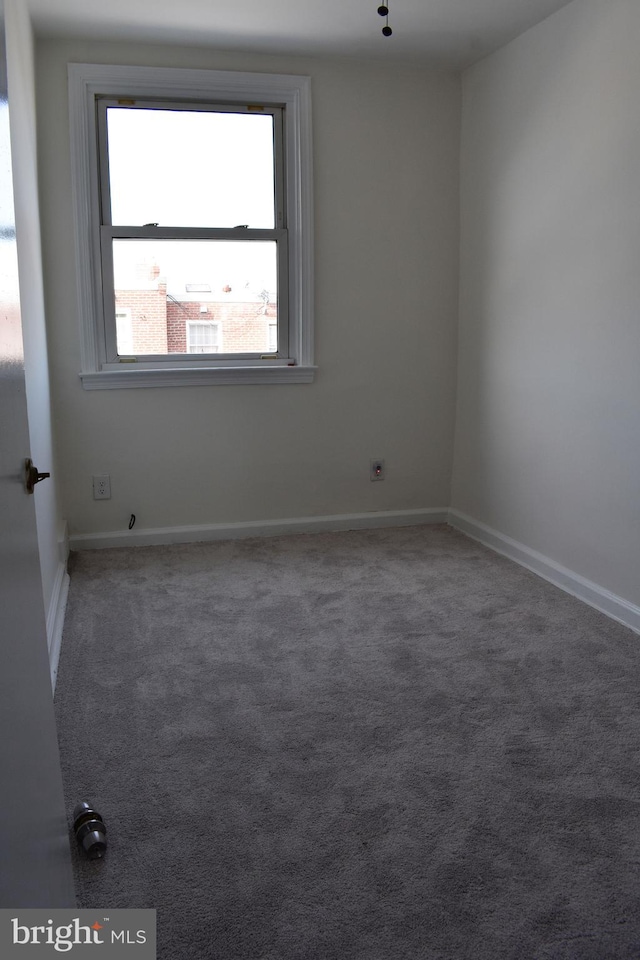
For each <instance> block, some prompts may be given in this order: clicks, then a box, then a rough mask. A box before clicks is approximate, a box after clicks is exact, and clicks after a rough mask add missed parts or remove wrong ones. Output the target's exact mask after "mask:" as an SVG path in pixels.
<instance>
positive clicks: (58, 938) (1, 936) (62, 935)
mask: <svg viewBox="0 0 640 960" xmlns="http://www.w3.org/2000/svg"><path fill="white" fill-rule="evenodd" d="M61 954H62V955H67V956H71V957H73V960H85V958H87V957H92V958H94V960H99V958H100V957H104V958H105V960H109V958H110V957H113V958H114V960H115V958H118V957H121V958H123V960H125V958H127V957H128V958H134V957H135V958H136V960H156V911H155V910H0V957H2V960H18V958H24V960H31V958H32V957H42V958H44V957H54V956H56V957H59V956H60V955H61Z"/></svg>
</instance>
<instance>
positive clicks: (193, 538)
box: [69, 507, 449, 550]
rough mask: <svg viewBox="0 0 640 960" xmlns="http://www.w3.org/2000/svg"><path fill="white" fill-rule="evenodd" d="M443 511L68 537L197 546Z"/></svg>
mask: <svg viewBox="0 0 640 960" xmlns="http://www.w3.org/2000/svg"><path fill="white" fill-rule="evenodd" d="M448 517H449V511H448V510H447V508H446V507H443V508H442V509H425V510H387V511H384V512H378V513H347V514H338V515H336V516H329V517H296V518H293V519H290V520H256V521H246V522H242V523H212V524H204V525H202V526H200V525H194V526H188V527H156V528H152V529H147V530H145V529H142V530H135V528H134V529H133V530H115V531H110V532H107V533H80V534H76V535H75V536H74V535H71V536H70V537H69V547H70V549H71V550H99V549H103V548H105V547H149V546H157V545H159V544H167V543H198V542H202V541H207V540H239V539H245V538H247V537H278V536H282V535H286V534H290V533H326V532H328V531H335V530H366V529H369V528H374V527H412V526H415V525H417V524H421V523H447V521H448Z"/></svg>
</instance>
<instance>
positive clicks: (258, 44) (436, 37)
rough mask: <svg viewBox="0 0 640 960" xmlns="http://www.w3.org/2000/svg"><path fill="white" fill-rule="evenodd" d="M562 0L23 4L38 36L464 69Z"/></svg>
mask: <svg viewBox="0 0 640 960" xmlns="http://www.w3.org/2000/svg"><path fill="white" fill-rule="evenodd" d="M568 2H569V0H388V6H389V10H390V16H389V23H390V25H391V27H392V28H393V36H391V37H388V38H385V37H383V36H382V34H381V29H382V27H383V25H384V20H383V19H382V18H381V17H379V16H378V15H377V12H376V10H377V7H378V5H379V3H380V0H27V4H28V7H29V9H30V11H31V13H32V17H33V22H34V26H35V30H36V33H37V34H38V35H48V36H58V37H69V38H70V37H85V38H97V37H100V38H102V39H111V40H124V39H130V40H140V41H147V42H153V43H170V44H194V45H199V46H214V47H217V48H218V49H229V50H249V51H261V52H267V53H288V54H312V55H314V54H316V55H331V56H335V55H338V56H366V57H382V58H384V59H389V60H396V59H397V60H410V61H418V62H423V63H424V62H434V63H436V64H438V65H448V66H451V67H454V68H460V67H465V66H468V65H469V64H471V63H473V62H475V61H476V60H479V59H481V58H482V57H484V56H486V54H488V53H491V52H492V51H493V50H496V49H498V47H500V46H502V45H503V44H504V43H507V42H508V41H509V40H511V39H513V38H514V37H516V36H518V34H520V33H522V32H523V31H524V30H527V29H528V28H529V27H531V26H533V25H534V24H536V23H539V22H540V21H541V20H544V19H545V17H548V16H549V15H550V14H552V13H555V11H556V10H559V9H560V8H561V7H564V6H566V4H567V3H568Z"/></svg>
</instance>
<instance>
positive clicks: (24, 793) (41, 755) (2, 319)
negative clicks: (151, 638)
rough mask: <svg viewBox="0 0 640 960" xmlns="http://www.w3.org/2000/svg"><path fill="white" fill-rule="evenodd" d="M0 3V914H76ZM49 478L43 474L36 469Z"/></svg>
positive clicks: (2, 16)
mask: <svg viewBox="0 0 640 960" xmlns="http://www.w3.org/2000/svg"><path fill="white" fill-rule="evenodd" d="M9 109H10V106H9V105H8V103H7V63H6V50H5V36H4V9H3V6H2V3H1V2H0V908H18V907H23V908H26V907H51V908H53V907H70V906H74V905H75V894H74V890H73V878H72V874H71V858H70V852H69V835H68V829H67V823H66V817H65V808H64V799H63V792H62V778H61V774H60V761H59V755H58V741H57V737H56V728H55V719H54V713H53V697H52V693H51V676H50V672H49V657H48V652H47V641H46V627H45V614H44V601H43V598H42V587H41V580H40V564H39V559H38V542H37V536H36V519H35V509H34V505H33V501H34V496H37V495H38V488H37V487H36V488H35V492H34V494H32V495H29V494H27V492H26V490H25V486H24V482H23V467H24V461H25V459H26V458H27V457H28V456H29V429H28V421H27V407H26V397H25V384H24V363H23V355H22V330H21V325H20V295H19V289H18V263H17V250H16V239H15V218H14V208H13V181H12V173H11V152H10V137H9ZM42 469H48V468H44V467H43V468H42Z"/></svg>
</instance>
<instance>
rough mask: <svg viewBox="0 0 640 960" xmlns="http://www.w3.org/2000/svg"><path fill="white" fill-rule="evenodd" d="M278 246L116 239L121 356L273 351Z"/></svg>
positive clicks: (267, 242)
mask: <svg viewBox="0 0 640 960" xmlns="http://www.w3.org/2000/svg"><path fill="white" fill-rule="evenodd" d="M276 247H277V244H276V243H275V242H274V241H271V240H254V241H222V240H114V241H113V273H114V288H115V319H116V340H117V350H118V355H119V356H132V355H134V356H158V355H160V356H162V355H167V354H221V353H224V354H243V353H246V354H261V353H272V352H274V349H275V348H274V329H276V330H277V323H278V292H277V276H278V274H277V250H276Z"/></svg>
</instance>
